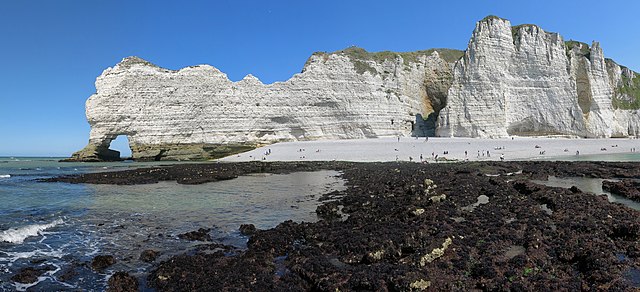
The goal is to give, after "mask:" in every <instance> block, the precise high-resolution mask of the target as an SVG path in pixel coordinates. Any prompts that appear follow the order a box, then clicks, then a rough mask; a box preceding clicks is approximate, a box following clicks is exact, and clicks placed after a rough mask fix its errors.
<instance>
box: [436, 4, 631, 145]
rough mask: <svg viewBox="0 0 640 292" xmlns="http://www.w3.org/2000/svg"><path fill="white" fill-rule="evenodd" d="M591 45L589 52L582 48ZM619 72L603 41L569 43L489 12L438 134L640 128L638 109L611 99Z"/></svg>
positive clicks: (616, 132)
mask: <svg viewBox="0 0 640 292" xmlns="http://www.w3.org/2000/svg"><path fill="white" fill-rule="evenodd" d="M585 49H586V50H588V52H589V54H588V55H587V54H582V53H581V52H583V51H581V50H585ZM608 67H609V68H608ZM608 69H609V70H608ZM621 71H622V69H621V68H620V66H618V65H617V64H615V63H613V64H610V65H608V64H607V63H606V62H605V59H604V55H603V53H602V49H601V48H600V45H599V44H598V43H597V42H594V43H593V45H592V46H591V48H590V49H589V48H588V47H587V46H586V45H582V44H578V45H577V46H574V47H573V48H571V49H570V50H569V48H568V47H567V46H566V45H565V42H564V41H563V39H562V37H561V36H559V35H558V34H556V33H548V32H545V31H544V30H542V29H541V28H539V27H537V26H534V25H522V26H516V27H512V26H511V23H510V22H509V21H508V20H505V19H501V18H497V17H487V18H485V19H483V20H482V21H480V22H478V23H477V25H476V28H475V30H474V32H473V36H472V38H471V40H470V42H469V46H468V48H467V50H466V52H465V54H464V57H463V58H462V59H461V60H460V61H458V62H457V63H456V66H455V69H454V72H453V85H452V86H451V88H450V89H449V92H448V97H447V106H446V107H445V108H444V109H443V110H442V111H440V114H439V119H438V130H437V133H438V135H439V136H446V137H454V136H455V137H506V136H509V135H548V134H561V135H571V136H581V137H611V136H628V135H636V133H638V129H639V128H638V127H637V125H638V122H637V120H638V119H639V118H638V116H637V115H635V112H634V111H628V110H614V109H613V106H612V99H613V98H614V95H615V92H616V88H617V87H616V84H615V82H612V80H611V79H615V80H620V79H621V77H620V76H621V74H622V72H621ZM629 71H630V70H629ZM610 75H611V77H610Z"/></svg>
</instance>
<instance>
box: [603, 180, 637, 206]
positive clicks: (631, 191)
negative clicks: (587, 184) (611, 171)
mask: <svg viewBox="0 0 640 292" xmlns="http://www.w3.org/2000/svg"><path fill="white" fill-rule="evenodd" d="M602 189H604V190H605V191H608V192H610V193H612V194H614V195H619V196H623V197H625V198H628V199H630V200H633V201H636V202H640V182H637V181H632V180H628V179H627V180H621V181H608V180H605V181H603V182H602Z"/></svg>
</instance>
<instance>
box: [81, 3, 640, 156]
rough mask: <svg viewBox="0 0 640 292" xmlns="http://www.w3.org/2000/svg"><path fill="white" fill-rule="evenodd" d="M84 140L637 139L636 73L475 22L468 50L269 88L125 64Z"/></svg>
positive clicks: (591, 52) (249, 79) (158, 145)
mask: <svg viewBox="0 0 640 292" xmlns="http://www.w3.org/2000/svg"><path fill="white" fill-rule="evenodd" d="M96 90H97V92H96V93H95V94H94V95H92V96H91V97H90V98H89V100H87V104H86V114H87V119H88V121H89V124H90V125H91V133H90V138H89V144H88V145H87V146H86V147H85V148H84V149H82V150H80V151H78V152H76V153H74V154H73V156H72V158H71V159H70V160H81V161H100V160H110V159H117V158H118V157H119V153H117V152H116V151H112V150H109V149H108V148H109V144H110V143H111V141H112V140H113V139H115V138H116V137H117V136H118V135H126V136H128V138H129V143H130V147H131V149H132V153H133V158H134V159H138V160H165V159H171V160H176V159H178V160H191V159H209V158H216V157H221V156H225V155H230V154H233V153H238V152H242V151H245V150H247V149H251V148H253V147H256V146H257V145H261V144H268V143H273V142H278V141H292V140H313V139H352V138H373V137H378V136H396V135H398V136H408V135H414V136H433V135H438V136H445V137H449V136H456V137H504V136H510V135H533V136H539V135H569V136H578V137H617V136H636V135H638V134H639V133H640V117H639V114H640V111H639V110H638V109H639V108H640V77H638V74H637V73H635V72H633V71H632V70H630V69H628V68H626V67H623V66H620V65H618V64H616V63H615V62H614V61H612V60H610V59H605V57H604V54H603V50H602V48H601V47H600V45H599V43H597V42H593V44H592V45H591V46H589V45H587V44H585V43H580V42H576V41H564V40H563V38H562V37H561V36H560V35H558V34H557V33H550V32H546V31H544V30H543V29H542V28H540V27H538V26H536V25H530V24H526V25H518V26H511V23H510V22H509V21H508V20H506V19H502V18H499V17H495V16H489V17H486V18H485V19H483V20H481V21H479V22H478V23H477V24H476V27H475V30H474V31H473V34H472V37H471V40H470V41H469V45H468V48H467V49H466V51H464V52H461V51H457V50H448V49H432V50H426V51H417V52H408V53H394V52H378V53H369V52H367V51H365V50H363V49H360V48H357V47H351V48H348V49H345V50H341V51H337V52H333V53H314V54H313V55H312V56H311V57H310V58H309V59H308V60H307V62H306V64H305V65H304V68H303V70H302V72H301V73H299V74H296V75H294V76H293V77H292V78H291V79H289V80H287V81H284V82H275V83H273V84H263V83H262V82H260V80H258V79H257V78H255V77H253V76H251V75H247V76H246V77H245V78H244V79H243V80H241V81H238V82H232V81H230V80H229V79H228V78H227V76H226V75H225V74H224V73H222V72H220V71H219V70H218V69H216V68H214V67H211V66H208V65H200V66H194V67H188V68H183V69H180V70H178V71H172V70H167V69H163V68H160V67H158V66H155V65H153V64H151V63H149V62H147V61H144V60H142V59H140V58H137V57H129V58H125V59H124V60H123V61H122V62H120V63H118V64H117V65H116V66H114V67H113V68H109V69H107V70H105V71H104V72H103V73H102V75H100V76H99V77H98V78H97V80H96Z"/></svg>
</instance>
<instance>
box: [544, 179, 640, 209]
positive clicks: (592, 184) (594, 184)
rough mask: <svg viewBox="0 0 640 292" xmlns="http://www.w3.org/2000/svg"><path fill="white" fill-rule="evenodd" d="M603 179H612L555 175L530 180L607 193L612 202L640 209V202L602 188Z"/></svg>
mask: <svg viewBox="0 0 640 292" xmlns="http://www.w3.org/2000/svg"><path fill="white" fill-rule="evenodd" d="M605 180H611V181H613V179H601V178H587V177H567V178H559V177H555V176H549V178H548V180H532V182H534V183H537V184H541V185H545V186H549V187H560V188H567V189H568V188H571V187H572V186H576V187H577V188H578V189H580V190H581V191H583V192H588V193H593V194H596V195H601V194H605V195H607V199H608V200H609V202H612V203H614V202H615V203H621V204H623V205H625V206H627V207H629V208H632V209H634V210H639V211H640V203H637V202H634V201H632V200H629V199H627V198H625V197H621V196H618V195H614V194H611V193H609V192H607V191H605V190H603V189H602V182H603V181H605Z"/></svg>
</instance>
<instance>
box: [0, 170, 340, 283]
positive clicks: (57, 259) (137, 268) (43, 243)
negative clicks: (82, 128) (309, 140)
mask: <svg viewBox="0 0 640 292" xmlns="http://www.w3.org/2000/svg"><path fill="white" fill-rule="evenodd" d="M57 160H58V159H53V158H0V200H1V201H2V202H3V203H2V204H0V291H5V290H26V289H36V290H44V291H56V290H76V289H80V290H95V291H101V290H104V288H105V287H106V281H107V279H108V277H109V275H110V274H112V273H113V272H114V271H118V270H124V271H128V272H130V273H132V274H134V275H138V276H140V278H141V280H143V278H142V276H143V274H144V273H145V272H146V271H147V270H148V268H149V267H150V265H149V264H147V263H144V262H141V261H139V260H138V257H139V255H140V253H141V252H142V251H143V250H145V249H150V248H151V249H155V250H159V251H161V252H162V253H161V256H160V259H159V260H163V259H166V258H168V257H170V256H172V255H174V254H177V253H181V252H184V251H186V250H188V249H189V248H190V247H192V246H193V245H194V244H196V243H192V242H186V241H184V240H180V239H178V237H177V235H178V234H181V233H184V232H188V231H192V230H197V229H198V228H211V229H212V231H211V235H212V237H214V239H215V240H216V241H218V242H222V243H225V244H232V245H236V246H239V247H242V246H244V244H245V243H246V238H245V237H243V236H242V235H240V234H239V232H238V230H237V229H238V226H239V225H240V224H244V223H252V224H255V225H256V227H258V228H272V227H275V226H276V225H277V224H278V223H280V222H282V221H285V220H289V219H292V220H294V221H315V220H317V218H316V216H315V212H314V211H315V207H316V206H317V205H318V200H317V199H318V198H319V196H320V195H321V194H324V193H327V192H330V191H332V190H337V189H341V188H344V182H343V181H342V180H341V179H340V178H339V177H337V176H338V175H339V173H337V172H335V171H320V172H301V173H293V174H288V175H272V174H255V175H248V176H242V177H239V178H237V179H234V180H229V181H221V182H215V183H208V184H202V185H193V186H189V185H180V184H177V183H175V182H160V183H157V184H149V185H136V186H113V185H82V184H78V185H73V184H67V183H40V182H36V181H35V179H38V178H45V177H52V176H58V175H68V174H77V173H83V172H94V171H107V170H118V169H126V168H130V167H140V166H147V165H158V164H166V163H165V162H162V163H131V162H114V163H101V164H93V163H91V164H89V163H60V162H57ZM98 254H111V255H114V256H115V257H116V259H117V263H116V264H115V265H114V266H112V267H111V268H109V269H108V270H106V271H105V272H104V273H97V272H93V271H91V270H90V269H88V268H87V267H86V266H85V265H83V263H88V262H89V261H90V260H91V259H92V258H93V257H94V256H95V255H98ZM24 267H36V268H43V269H47V270H48V271H47V272H46V273H45V274H44V275H43V276H42V277H41V278H40V279H39V282H38V283H37V284H35V285H19V284H15V283H14V282H12V281H11V280H10V277H11V276H12V275H13V274H15V273H16V272H17V271H19V270H20V269H22V268H24ZM70 267H76V268H75V271H76V275H73V276H72V277H71V278H70V279H69V280H67V281H60V280H59V279H60V277H61V276H62V275H63V274H64V273H65V271H66V270H67V269H69V268H70Z"/></svg>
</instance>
